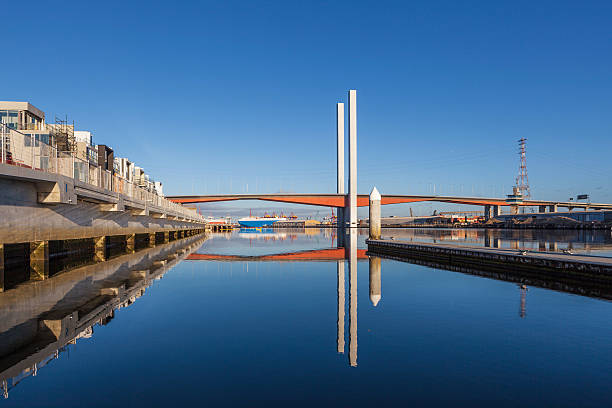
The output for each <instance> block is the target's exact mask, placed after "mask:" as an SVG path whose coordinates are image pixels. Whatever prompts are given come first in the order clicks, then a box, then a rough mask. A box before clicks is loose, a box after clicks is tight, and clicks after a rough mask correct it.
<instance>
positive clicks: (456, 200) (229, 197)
mask: <svg viewBox="0 0 612 408" xmlns="http://www.w3.org/2000/svg"><path fill="white" fill-rule="evenodd" d="M166 198H168V199H169V200H171V201H174V202H177V203H182V204H195V203H211V202H218V201H236V200H263V201H275V202H284V203H293V204H305V205H316V206H324V207H340V208H342V207H346V206H347V204H348V203H347V196H346V195H343V194H217V195H190V196H168V197H166ZM424 201H435V202H443V203H453V204H467V205H480V206H484V205H498V206H509V205H511V204H509V203H508V202H506V199H505V198H492V197H459V196H438V195H389V194H387V195H383V196H382V200H381V204H383V205H387V204H401V203H416V202H424ZM368 205H369V196H368V195H367V194H359V195H358V196H357V206H358V207H367V206H368ZM516 205H519V206H557V207H567V208H585V209H586V208H589V209H594V210H595V209H602V210H603V209H610V210H612V204H604V203H586V202H584V203H578V202H560V201H542V200H523V201H522V202H521V203H517V204H516Z"/></svg>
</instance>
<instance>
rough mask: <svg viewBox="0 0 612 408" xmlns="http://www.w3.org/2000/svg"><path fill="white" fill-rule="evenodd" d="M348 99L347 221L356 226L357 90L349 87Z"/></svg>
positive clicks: (352, 226) (353, 226)
mask: <svg viewBox="0 0 612 408" xmlns="http://www.w3.org/2000/svg"><path fill="white" fill-rule="evenodd" d="M348 97H349V98H348V99H349V222H350V225H349V226H350V227H351V228H356V227H357V91H356V90H354V89H351V90H350V91H349V94H348Z"/></svg>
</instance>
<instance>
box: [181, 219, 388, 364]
mask: <svg viewBox="0 0 612 408" xmlns="http://www.w3.org/2000/svg"><path fill="white" fill-rule="evenodd" d="M265 234H268V235H271V234H273V233H270V232H265ZM276 234H282V233H278V232H277V233H276ZM358 235H359V232H358V231H356V230H352V231H350V232H349V233H348V234H346V235H345V236H344V237H338V241H337V242H338V243H339V244H340V245H345V246H344V247H336V248H326V249H315V250H305V251H298V252H285V253H279V254H268V255H256V256H251V255H222V254H214V253H211V254H202V253H192V254H190V255H189V256H188V257H187V258H186V260H188V261H226V262H251V261H256V262H265V261H267V262H316V261H324V262H336V264H337V292H338V296H337V305H338V309H337V314H338V318H337V337H336V348H337V351H338V353H341V354H344V351H345V330H344V329H345V324H346V323H345V320H346V317H345V307H346V279H345V273H346V266H347V261H348V275H349V282H348V283H349V353H348V356H349V364H350V365H351V366H352V367H356V366H357V263H358V262H359V261H366V260H367V261H368V262H369V270H370V279H369V281H370V300H371V302H372V305H373V306H374V307H376V306H377V305H378V302H379V301H380V299H381V296H382V292H381V289H382V288H381V259H380V258H379V257H376V256H368V255H366V250H365V249H359V248H357V246H358V245H357V239H358Z"/></svg>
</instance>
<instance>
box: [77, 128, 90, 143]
mask: <svg viewBox="0 0 612 408" xmlns="http://www.w3.org/2000/svg"><path fill="white" fill-rule="evenodd" d="M74 138H75V139H76V141H77V142H83V143H87V145H89V146H93V135H92V133H91V132H90V131H88V130H75V131H74Z"/></svg>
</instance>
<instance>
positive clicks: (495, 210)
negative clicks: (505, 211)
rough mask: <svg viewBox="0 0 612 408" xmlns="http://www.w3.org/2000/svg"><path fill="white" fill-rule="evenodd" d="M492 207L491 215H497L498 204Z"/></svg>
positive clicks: (498, 212)
mask: <svg viewBox="0 0 612 408" xmlns="http://www.w3.org/2000/svg"><path fill="white" fill-rule="evenodd" d="M492 208H493V217H497V216H498V215H499V214H500V211H499V205H494V206H492Z"/></svg>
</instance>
